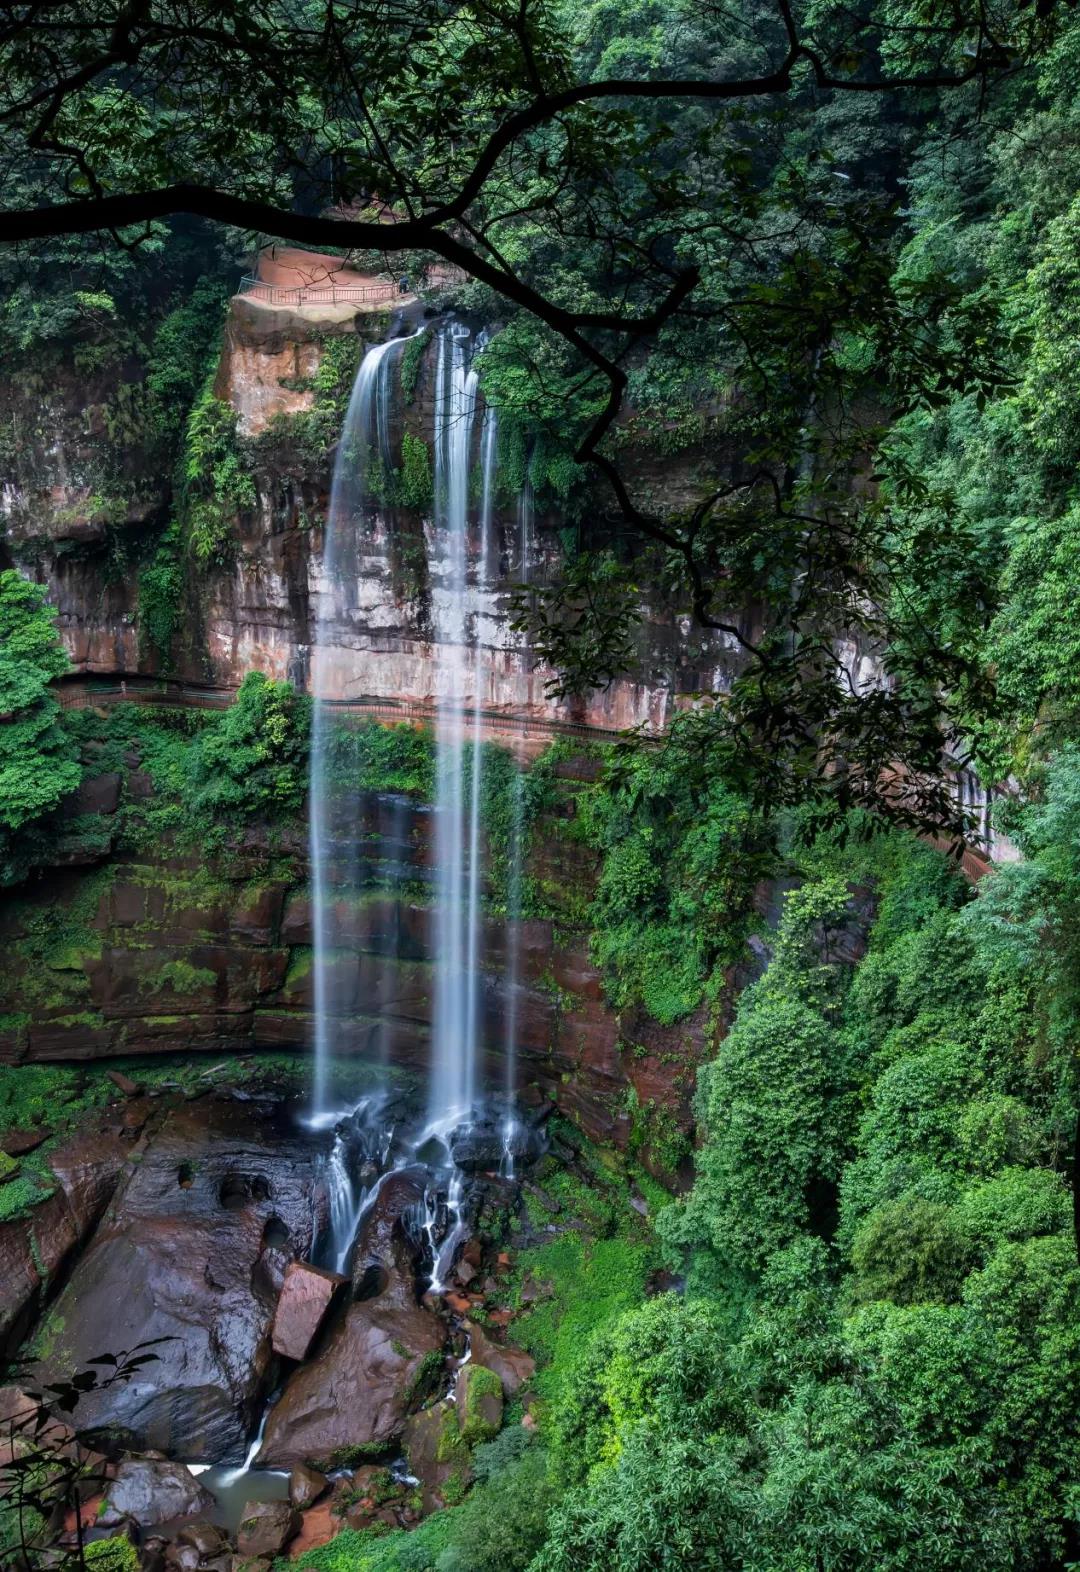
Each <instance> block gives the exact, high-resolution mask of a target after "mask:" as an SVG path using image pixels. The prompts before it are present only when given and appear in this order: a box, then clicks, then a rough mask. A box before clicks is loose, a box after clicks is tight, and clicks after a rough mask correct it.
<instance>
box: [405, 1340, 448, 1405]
mask: <svg viewBox="0 0 1080 1572" xmlns="http://www.w3.org/2000/svg"><path fill="white" fill-rule="evenodd" d="M394 1348H395V1351H399V1350H400V1351H401V1355H402V1358H405V1359H410V1358H411V1357H412V1355H411V1353H410V1351H409V1349H407V1348H405V1349H402V1346H401V1345H400V1344H399V1343H397V1342H395V1343H394ZM444 1365H445V1361H444V1359H443V1356H442V1354H441V1353H440V1352H439V1350H438V1349H437V1348H430V1349H428V1351H427V1353H426V1354H425V1355H424V1357H423V1359H421V1361H420V1363H419V1365H418V1366H417V1367H416V1371H415V1373H414V1375H413V1378H412V1380H411V1381H410V1382H409V1385H408V1389H407V1391H406V1394H405V1401H406V1402H407V1403H408V1404H409V1405H410V1406H412V1405H413V1404H415V1403H419V1402H422V1401H423V1400H424V1399H425V1398H428V1397H430V1396H432V1395H433V1394H434V1392H435V1391H436V1390H437V1387H438V1383H439V1380H440V1378H441V1376H442V1373H443V1369H444Z"/></svg>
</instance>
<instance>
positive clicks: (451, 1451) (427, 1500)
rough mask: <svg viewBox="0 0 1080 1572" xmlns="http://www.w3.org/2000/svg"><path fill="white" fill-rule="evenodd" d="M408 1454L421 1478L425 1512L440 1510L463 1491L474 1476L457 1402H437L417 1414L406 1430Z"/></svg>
mask: <svg viewBox="0 0 1080 1572" xmlns="http://www.w3.org/2000/svg"><path fill="white" fill-rule="evenodd" d="M404 1444H405V1455H406V1457H407V1458H408V1459H409V1469H410V1471H411V1472H412V1473H413V1474H414V1475H415V1476H416V1478H417V1479H419V1481H420V1488H421V1499H422V1500H423V1504H424V1511H425V1512H437V1511H438V1510H439V1508H440V1507H444V1506H446V1504H447V1495H448V1493H450V1492H451V1490H452V1493H453V1495H454V1496H455V1497H457V1499H459V1500H460V1492H461V1491H462V1489H463V1488H464V1487H465V1486H466V1485H467V1484H468V1483H469V1482H470V1480H471V1479H472V1468H471V1464H470V1457H469V1449H468V1447H467V1446H466V1445H465V1443H464V1441H463V1440H462V1439H461V1434H460V1432H459V1430H458V1422H457V1411H456V1409H455V1408H454V1405H453V1403H434V1404H433V1405H432V1406H431V1407H430V1408H423V1409H421V1410H420V1412H419V1413H418V1414H413V1416H412V1418H411V1419H410V1420H409V1423H408V1425H407V1426H406V1429H405V1442H404Z"/></svg>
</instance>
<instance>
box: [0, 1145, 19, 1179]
mask: <svg viewBox="0 0 1080 1572" xmlns="http://www.w3.org/2000/svg"><path fill="white" fill-rule="evenodd" d="M18 1171H19V1159H18V1158H17V1157H9V1156H8V1154H7V1152H0V1184H7V1182H8V1180H9V1179H14V1178H15V1175H16V1174H17V1173H18Z"/></svg>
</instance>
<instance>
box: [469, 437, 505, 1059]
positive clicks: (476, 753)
mask: <svg viewBox="0 0 1080 1572" xmlns="http://www.w3.org/2000/svg"><path fill="white" fill-rule="evenodd" d="M497 438H498V429H497V417H496V414H495V411H494V409H491V408H488V409H486V410H485V412H484V424H483V432H482V436H481V440H480V473H481V489H480V558H479V563H478V567H477V574H476V583H477V589H478V590H480V591H481V592H482V591H483V590H484V589H485V588H486V587H487V582H488V575H489V572H490V541H491V518H492V509H493V506H494V500H495V454H496V450H497ZM478 599H479V597H478ZM472 638H473V687H472V697H473V728H472V779H471V781H470V784H469V907H468V935H469V955H468V969H469V970H468V975H469V991H468V1011H467V1019H466V1040H467V1041H468V1042H472V1043H479V1041H480V1038H481V1036H482V1029H481V1023H480V934H481V927H482V923H481V909H480V904H481V894H482V891H481V874H482V872H483V868H482V860H483V854H482V849H481V842H480V794H481V791H482V790H483V784H484V777H483V771H484V746H483V738H482V732H483V665H484V646H483V640H482V638H481V628H480V612H479V609H478V610H477V612H476V615H475V618H474V622H473V629H472Z"/></svg>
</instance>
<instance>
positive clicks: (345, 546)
mask: <svg viewBox="0 0 1080 1572" xmlns="http://www.w3.org/2000/svg"><path fill="white" fill-rule="evenodd" d="M405 342H406V340H405V339H402V338H392V339H389V340H388V341H387V342H386V343H384V344H376V345H373V346H372V348H370V349H369V350H368V351H367V353H366V354H365V355H364V358H363V360H362V361H361V363H360V368H359V370H358V371H357V374H356V381H355V383H354V384H353V390H352V394H351V396H350V398H349V404H348V408H347V410H346V412H345V423H344V425H343V427H342V432H341V438H340V440H339V442H338V448H337V455H336V458H335V460H334V474H333V480H332V484H331V488H330V507H329V511H328V515H327V520H326V534H325V546H324V551H323V573H324V577H325V579H326V581H327V582H328V583H329V584H331V585H332V584H333V583H334V581H342V582H349V578H350V576H349V569H350V567H351V565H352V563H353V562H354V561H355V559H356V555H357V541H358V530H359V526H360V524H361V522H362V519H363V514H364V510H365V507H366V506H367V504H368V502H369V493H370V484H369V483H370V479H371V477H370V473H369V471H370V460H371V455H372V451H373V449H374V451H375V452H377V453H378V454H379V456H380V461H381V462H382V463H383V464H385V463H386V455H387V454H388V452H389V412H390V389H391V375H390V373H391V371H392V368H393V363H394V359H395V356H396V353H397V352H399V351H400V350H401V348H402V346H403V345H404V343H405ZM333 615H334V607H333V604H332V596H331V594H329V593H327V594H324V595H321V596H320V597H319V601H318V611H317V620H316V632H315V643H314V647H313V650H312V681H311V690H312V695H313V697H314V699H315V705H314V712H313V716H312V733H311V791H310V809H309V836H310V847H311V870H312V913H313V938H314V950H315V954H314V985H315V1064H314V1072H313V1078H312V1097H311V1117H312V1122H313V1123H315V1124H316V1125H319V1126H321V1127H323V1128H328V1127H330V1126H332V1125H333V1124H335V1123H336V1121H337V1119H338V1118H339V1117H340V1112H341V1110H335V1109H333V1108H332V1107H331V1106H330V1102H329V1095H330V1087H329V1072H330V1062H331V1057H332V1052H333V1046H334V1044H333V1035H334V1031H335V1027H336V1022H337V1021H339V1020H340V1019H341V1017H342V1015H343V1013H344V1008H345V1002H346V993H347V990H349V989H350V988H351V980H350V979H348V978H346V977H343V976H341V975H340V974H339V972H338V969H337V968H336V967H335V965H334V959H335V951H336V950H337V949H339V948H340V945H341V941H342V938H343V934H342V931H341V926H340V924H339V922H338V920H337V918H336V916H335V913H334V911H333V909H332V906H331V896H332V886H333V883H334V879H335V874H336V878H337V882H338V883H339V884H340V885H341V886H342V887H343V891H344V893H345V894H348V893H349V892H355V890H356V887H357V884H358V870H359V849H358V836H357V835H356V833H355V814H352V815H350V813H349V809H350V808H352V807H354V805H353V804H352V803H350V802H349V801H348V800H346V801H342V800H341V799H340V796H339V794H338V793H336V792H335V790H334V783H333V781H332V779H331V765H332V761H331V728H332V725H333V722H332V720H331V718H330V716H329V715H328V713H327V704H326V701H327V700H328V699H331V698H341V697H344V696H345V695H344V694H343V693H342V692H341V688H342V686H343V682H346V683H347V682H348V680H349V679H353V680H355V673H352V672H349V673H347V674H345V676H344V678H343V676H342V674H341V673H340V672H339V671H337V670H336V669H335V654H336V651H335V647H334V644H333V641H332V639H331V638H330V637H329V636H328V634H329V624H330V621H331V619H332V617H333ZM343 820H344V821H345V822H344V823H343V822H342V821H343Z"/></svg>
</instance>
